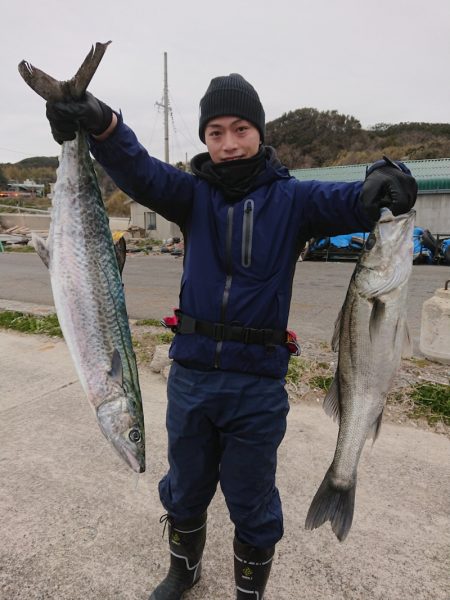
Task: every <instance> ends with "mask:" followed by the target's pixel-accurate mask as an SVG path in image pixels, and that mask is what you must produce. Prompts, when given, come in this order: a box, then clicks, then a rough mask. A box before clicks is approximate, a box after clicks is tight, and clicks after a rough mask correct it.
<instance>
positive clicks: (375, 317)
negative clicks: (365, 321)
mask: <svg viewBox="0 0 450 600" xmlns="http://www.w3.org/2000/svg"><path fill="white" fill-rule="evenodd" d="M385 308H386V306H385V304H384V302H381V301H380V300H377V299H376V298H374V299H373V300H372V311H371V313H370V319H369V339H370V341H371V342H373V341H374V340H375V339H376V337H377V335H378V332H379V330H380V324H381V323H382V322H383V319H384V314H385Z"/></svg>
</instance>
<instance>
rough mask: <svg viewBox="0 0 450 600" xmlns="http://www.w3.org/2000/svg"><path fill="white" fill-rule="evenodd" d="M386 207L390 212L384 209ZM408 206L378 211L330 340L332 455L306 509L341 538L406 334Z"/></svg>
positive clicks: (310, 519) (313, 522)
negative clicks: (397, 211)
mask: <svg viewBox="0 0 450 600" xmlns="http://www.w3.org/2000/svg"><path fill="white" fill-rule="evenodd" d="M388 212H389V211H388ZM414 215H415V213H414V211H411V212H410V213H408V214H406V215H400V216H397V217H394V216H393V215H392V214H391V213H390V212H389V214H383V215H382V217H381V218H380V220H379V222H378V223H377V224H376V225H375V228H374V230H373V232H372V233H371V234H370V236H369V240H370V243H369V240H368V243H367V245H366V247H365V249H364V251H363V253H362V255H361V257H360V259H359V261H358V264H357V265H356V267H355V270H354V272H353V275H352V278H351V281H350V285H349V288H348V291H347V295H346V298H345V301H344V304H343V307H342V309H341V312H340V315H339V317H338V320H337V322H336V329H335V334H334V335H333V340H332V346H333V349H334V350H337V346H338V342H339V358H338V368H337V371H336V374H335V377H334V380H333V383H332V385H331V388H330V390H329V391H328V393H327V396H326V398H325V401H324V408H325V410H326V412H327V413H328V414H329V415H331V416H333V417H334V418H335V419H337V420H339V433H338V439H337V443H336V450H335V453H334V458H333V461H332V463H331V465H330V467H329V469H328V471H327V473H326V474H325V477H324V479H323V481H322V483H321V484H320V486H319V489H318V490H317V492H316V494H315V496H314V498H313V500H312V502H311V506H310V508H309V510H308V514H307V517H306V521H305V527H306V528H307V529H314V528H316V527H320V526H321V525H322V524H323V523H325V522H326V521H330V522H331V527H332V529H333V531H334V533H335V534H336V536H337V537H338V539H339V540H341V541H343V540H344V539H345V538H346V536H347V534H348V532H349V530H350V527H351V525H352V520H353V512H354V504H355V490H356V477H357V468H358V461H359V458H360V455H361V452H362V449H363V446H364V443H365V441H366V438H367V437H369V436H370V435H372V436H373V438H374V439H375V438H376V436H377V434H378V431H379V427H380V423H381V416H382V414H383V407H384V402H385V400H386V396H387V394H388V392H389V389H390V387H391V385H392V381H393V378H394V377H395V374H396V372H397V369H398V367H399V365H400V361H401V356H402V349H403V346H404V342H405V340H408V339H409V335H408V333H407V325H406V301H407V285H408V279H409V276H410V274H411V269H412V250H413V227H414Z"/></svg>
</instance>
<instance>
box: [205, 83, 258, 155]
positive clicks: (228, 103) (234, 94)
mask: <svg viewBox="0 0 450 600" xmlns="http://www.w3.org/2000/svg"><path fill="white" fill-rule="evenodd" d="M224 116H236V117H240V118H241V119H245V120H246V121H250V123H253V125H255V127H256V128H257V129H258V131H259V133H260V136H261V142H264V133H265V114H264V109H263V107H262V104H261V102H260V100H259V96H258V94H257V93H256V90H255V88H254V87H253V86H252V85H251V84H250V83H249V82H248V81H246V80H245V79H244V78H243V77H242V75H239V74H238V73H231V74H230V75H224V76H223V77H215V78H214V79H212V80H211V83H210V84H209V87H208V89H207V90H206V92H205V95H204V96H203V98H202V99H201V100H200V123H199V130H198V133H199V136H200V139H201V140H202V142H203V143H205V128H206V125H207V123H208V121H210V120H211V119H214V118H215V117H224Z"/></svg>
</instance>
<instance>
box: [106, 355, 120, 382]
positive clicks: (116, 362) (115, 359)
mask: <svg viewBox="0 0 450 600" xmlns="http://www.w3.org/2000/svg"><path fill="white" fill-rule="evenodd" d="M108 375H110V376H111V377H112V379H113V380H114V381H115V382H116V383H118V384H119V385H122V382H123V367H122V359H121V358H120V354H119V351H118V350H117V348H114V352H113V354H112V357H111V369H110V370H109V371H108Z"/></svg>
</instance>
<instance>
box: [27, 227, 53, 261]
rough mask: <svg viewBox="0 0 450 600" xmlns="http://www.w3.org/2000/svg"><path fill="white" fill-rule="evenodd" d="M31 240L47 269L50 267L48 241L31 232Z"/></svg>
mask: <svg viewBox="0 0 450 600" xmlns="http://www.w3.org/2000/svg"><path fill="white" fill-rule="evenodd" d="M31 242H32V244H33V246H34V248H35V250H36V252H37V253H38V255H39V256H40V257H41V260H42V262H43V263H44V265H45V266H46V267H47V269H48V268H50V253H49V251H48V246H47V242H46V241H45V240H44V239H43V238H41V237H39V236H38V235H36V234H35V233H32V234H31Z"/></svg>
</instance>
